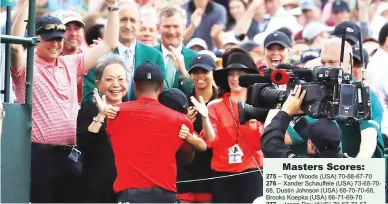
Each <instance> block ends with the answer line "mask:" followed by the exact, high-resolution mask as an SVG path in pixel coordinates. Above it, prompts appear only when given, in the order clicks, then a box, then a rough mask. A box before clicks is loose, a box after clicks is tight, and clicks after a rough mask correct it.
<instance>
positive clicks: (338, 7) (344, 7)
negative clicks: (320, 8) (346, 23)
mask: <svg viewBox="0 0 388 204" xmlns="http://www.w3.org/2000/svg"><path fill="white" fill-rule="evenodd" d="M342 11H350V9H349V5H348V3H346V2H345V1H342V0H336V1H334V3H333V7H332V8H331V12H332V13H337V12H342Z"/></svg>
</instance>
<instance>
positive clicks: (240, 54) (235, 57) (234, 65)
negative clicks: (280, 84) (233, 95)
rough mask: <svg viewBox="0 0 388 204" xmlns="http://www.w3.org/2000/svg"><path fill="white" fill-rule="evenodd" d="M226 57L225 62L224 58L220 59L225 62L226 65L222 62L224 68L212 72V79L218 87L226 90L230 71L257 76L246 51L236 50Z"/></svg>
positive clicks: (255, 68)
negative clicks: (239, 71) (240, 71)
mask: <svg viewBox="0 0 388 204" xmlns="http://www.w3.org/2000/svg"><path fill="white" fill-rule="evenodd" d="M232 50H233V49H232ZM227 57H228V58H227V60H226V59H225V58H226V57H225V56H223V57H222V60H226V61H225V62H226V63H224V61H223V64H224V66H225V67H224V68H222V69H219V70H216V71H214V72H213V78H214V81H215V82H216V85H217V86H218V87H221V88H226V87H228V86H229V85H228V72H229V71H230V70H242V71H244V72H246V73H248V74H259V71H258V69H257V66H256V64H255V62H254V61H253V59H252V57H251V56H250V55H249V54H248V53H247V52H246V51H244V50H241V49H239V48H236V49H234V52H232V53H227Z"/></svg>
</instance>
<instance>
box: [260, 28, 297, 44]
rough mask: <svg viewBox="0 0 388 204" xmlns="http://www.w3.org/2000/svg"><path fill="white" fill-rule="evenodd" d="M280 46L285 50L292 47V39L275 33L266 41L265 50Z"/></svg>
mask: <svg viewBox="0 0 388 204" xmlns="http://www.w3.org/2000/svg"><path fill="white" fill-rule="evenodd" d="M273 44H279V45H281V46H283V47H284V48H289V47H291V39H290V38H289V37H288V35H286V34H285V33H283V32H280V31H275V32H273V33H270V34H268V35H267V37H266V38H265V39H264V48H267V47H268V46H270V45H273Z"/></svg>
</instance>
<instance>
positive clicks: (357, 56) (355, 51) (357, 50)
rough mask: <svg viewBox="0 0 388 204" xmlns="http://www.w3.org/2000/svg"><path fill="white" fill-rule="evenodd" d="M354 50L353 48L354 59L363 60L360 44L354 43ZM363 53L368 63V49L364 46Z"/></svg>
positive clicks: (365, 62)
mask: <svg viewBox="0 0 388 204" xmlns="http://www.w3.org/2000/svg"><path fill="white" fill-rule="evenodd" d="M352 50H353V59H354V60H357V61H359V62H361V52H360V51H361V50H360V47H359V46H358V45H353V46H352ZM362 54H363V57H364V64H365V65H367V64H368V62H369V54H368V51H366V50H365V49H364V48H362Z"/></svg>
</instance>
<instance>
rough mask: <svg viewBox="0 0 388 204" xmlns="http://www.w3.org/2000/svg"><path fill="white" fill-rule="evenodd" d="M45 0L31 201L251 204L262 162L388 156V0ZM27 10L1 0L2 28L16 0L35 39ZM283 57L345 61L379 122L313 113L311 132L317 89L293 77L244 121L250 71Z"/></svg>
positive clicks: (40, 2)
mask: <svg viewBox="0 0 388 204" xmlns="http://www.w3.org/2000/svg"><path fill="white" fill-rule="evenodd" d="M36 2H37V4H36V9H37V10H36V36H37V37H38V38H39V40H40V43H39V44H38V45H37V46H36V47H35V52H34V67H33V68H34V75H33V94H32V100H33V103H32V131H31V136H32V138H31V139H32V140H31V142H32V143H31V144H32V146H31V188H30V190H31V194H30V199H31V202H47V203H58V202H61V203H62V202H85V203H95V202H97V203H105V202H106V203H110V202H149V203H155V202H163V203H175V202H182V203H183V202H194V203H197V202H198V203H200V202H215V203H218V202H222V203H252V202H253V201H254V200H255V199H256V198H258V197H260V196H263V177H262V170H263V169H265V167H264V166H263V158H264V157H266V158H279V157H290V158H291V157H296V155H298V156H301V157H307V156H309V157H324V158H328V157H334V158H346V157H356V158H383V157H384V148H385V147H386V146H387V145H388V142H385V145H384V141H387V139H388V138H387V134H388V112H387V109H388V82H387V80H386V79H385V78H386V76H388V68H386V64H387V63H386V62H388V61H387V59H388V58H387V56H388V54H387V53H388V2H386V1H383V0H373V1H371V0H322V1H319V0H218V1H216V0H169V1H165V0H143V1H140V2H139V1H135V0H120V1H117V0H93V1H92V0H89V1H87V0H84V1H83V0H72V1H55V0H37V1H36ZM28 5H29V1H28V0H18V1H17V2H13V1H8V0H2V1H1V15H2V18H1V20H2V22H1V25H0V26H1V30H2V34H4V32H5V21H3V19H5V18H3V17H4V16H5V9H4V8H5V6H12V7H13V10H12V29H11V35H13V36H20V37H23V36H25V34H26V26H27V21H26V19H28V12H29V11H28ZM344 29H346V30H347V33H346V36H345V37H346V43H345V46H344V60H343V63H342V64H341V62H340V51H341V39H340V38H341V36H342V32H343V30H344ZM359 33H361V34H362V39H361V43H362V47H361V48H360V42H359V38H358V35H359ZM1 49H2V51H1V53H2V56H1V70H0V75H1V81H0V83H1V86H2V87H3V86H4V77H5V76H4V70H5V69H8V67H5V63H4V61H5V55H4V44H2V47H1ZM361 56H362V57H361ZM26 57H27V54H26V47H25V46H23V45H19V44H11V67H10V70H11V79H12V80H11V83H12V84H11V85H12V86H11V87H12V90H11V91H10V98H11V99H12V101H13V102H14V103H24V100H25V90H26V87H25V86H26V83H25V80H26ZM362 58H363V61H364V63H362V61H361V59H362ZM281 64H291V65H293V66H299V67H302V68H305V69H311V68H314V67H317V66H325V67H335V68H340V64H341V66H342V67H341V68H342V70H343V71H344V72H345V73H351V74H352V75H353V77H354V79H353V80H355V81H363V82H364V83H365V84H367V85H368V86H370V89H371V91H370V107H371V119H370V120H362V121H357V122H355V123H351V124H348V123H341V122H337V121H331V120H327V119H314V118H311V117H309V116H304V117H303V118H304V120H306V121H308V122H310V123H312V125H311V128H309V129H310V131H309V132H308V133H307V134H306V135H307V136H306V135H301V134H300V132H298V131H297V130H296V125H295V123H296V122H297V121H296V120H294V118H293V116H295V115H298V114H299V115H300V113H301V110H300V106H301V104H302V101H303V99H304V97H305V96H306V91H304V90H303V89H302V88H301V87H300V86H296V87H295V89H294V90H292V91H291V93H290V94H289V97H288V98H287V100H286V101H285V102H284V103H283V104H282V105H281V107H280V108H279V109H272V110H268V111H267V112H266V113H265V114H264V115H262V116H260V117H261V119H260V120H259V119H250V120H248V121H246V122H245V123H243V124H241V117H240V113H239V107H238V102H239V101H243V102H244V101H247V99H248V98H247V97H248V95H247V92H248V91H247V88H243V87H241V86H240V85H239V77H240V76H242V75H246V74H262V75H263V70H265V69H276V68H278V65H281ZM278 88H279V89H280V90H286V88H287V87H286V86H285V85H280V86H279V87H278ZM307 94H308V93H307ZM1 97H2V100H3V96H1ZM0 109H1V110H2V107H0ZM3 117H4V114H3V112H1V117H0V118H3ZM5 117H6V116H5ZM0 127H1V126H0ZM294 127H295V128H294Z"/></svg>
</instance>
